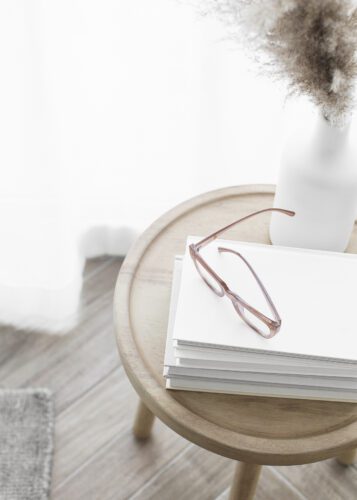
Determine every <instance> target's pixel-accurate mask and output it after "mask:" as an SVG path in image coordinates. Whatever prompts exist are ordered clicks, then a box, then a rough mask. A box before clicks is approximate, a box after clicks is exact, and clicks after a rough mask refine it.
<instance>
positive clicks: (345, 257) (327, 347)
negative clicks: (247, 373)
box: [173, 237, 357, 365]
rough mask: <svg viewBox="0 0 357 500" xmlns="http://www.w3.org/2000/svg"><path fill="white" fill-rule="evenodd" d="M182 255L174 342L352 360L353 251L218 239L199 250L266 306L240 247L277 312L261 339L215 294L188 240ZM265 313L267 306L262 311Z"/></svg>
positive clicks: (355, 330)
mask: <svg viewBox="0 0 357 500" xmlns="http://www.w3.org/2000/svg"><path fill="white" fill-rule="evenodd" d="M199 239H200V238H198V237H189V238H188V241H187V248H186V253H185V256H184V259H183V267H182V276H181V284H180V293H179V297H178V303H177V311H176V318H175V323H174V325H173V339H174V340H175V341H176V343H177V344H176V345H177V346H178V347H182V346H187V347H204V348H211V349H219V350H220V351H222V352H225V351H235V350H236V351H240V352H247V353H254V354H260V355H264V357H265V358H266V360H267V362H269V361H268V360H269V359H270V356H271V355H273V356H274V357H272V358H271V360H272V362H273V363H276V362H277V359H281V360H282V361H283V360H284V362H286V360H288V361H292V360H294V359H298V358H302V359H304V360H308V359H311V360H314V361H316V362H317V363H319V362H322V364H323V365H325V361H328V362H338V363H342V364H344V363H346V364H348V363H350V364H352V365H357V319H356V318H357V316H356V291H355V289H356V287H357V255H353V254H343V253H335V252H324V251H313V250H304V249H296V248H285V247H276V246H271V245H262V244H253V243H244V242H234V241H225V240H216V241H214V242H212V243H211V244H210V245H209V246H208V247H206V248H204V249H202V250H201V253H202V256H203V257H204V258H205V259H206V260H207V262H208V263H209V264H210V265H211V267H213V268H214V269H215V270H216V272H217V273H218V274H219V275H220V276H221V277H222V278H223V279H224V280H225V281H226V282H227V283H228V285H229V286H230V287H231V288H232V289H233V290H234V291H236V292H237V293H238V294H240V295H241V296H242V297H243V298H244V299H245V300H246V301H247V302H249V303H250V304H252V305H253V306H255V307H257V308H258V309H260V310H263V312H267V310H266V304H265V301H264V300H262V299H263V296H262V294H261V293H260V292H259V289H258V287H257V285H256V283H255V281H254V279H253V278H252V276H251V274H250V273H248V272H246V268H245V266H243V265H242V264H241V263H240V259H239V258H237V257H235V256H234V255H232V254H220V253H219V252H218V250H217V247H218V246H226V247H229V248H231V249H234V250H235V251H238V252H240V253H242V254H243V255H244V256H245V258H246V259H247V260H248V261H249V262H250V264H251V265H252V266H253V268H254V269H255V271H256V272H257V274H258V276H259V277H260V279H261V280H262V282H263V283H264V285H265V287H266V288H267V290H268V292H269V294H270V296H271V297H272V300H273V302H274V304H275V306H276V308H277V310H278V311H279V314H280V316H281V318H282V326H281V330H280V332H279V333H278V334H277V335H276V336H275V337H274V338H272V339H269V340H267V339H264V338H263V337H261V336H260V335H258V334H256V333H255V332H253V331H252V330H251V329H250V328H249V327H248V326H247V325H246V324H245V323H244V322H243V321H242V320H241V319H240V318H239V316H238V315H237V313H236V311H235V310H234V308H233V306H232V304H231V301H230V300H229V299H227V298H226V297H223V298H220V297H218V296H217V295H215V294H214V293H213V292H212V291H211V290H210V289H209V288H208V287H207V285H206V284H205V283H204V282H203V280H202V278H201V277H200V276H199V275H198V273H197V271H196V269H195V266H194V264H193V262H192V259H191V257H190V255H189V252H188V245H189V244H190V243H192V242H195V241H198V240H199ZM264 307H265V310H264ZM267 314H269V312H267Z"/></svg>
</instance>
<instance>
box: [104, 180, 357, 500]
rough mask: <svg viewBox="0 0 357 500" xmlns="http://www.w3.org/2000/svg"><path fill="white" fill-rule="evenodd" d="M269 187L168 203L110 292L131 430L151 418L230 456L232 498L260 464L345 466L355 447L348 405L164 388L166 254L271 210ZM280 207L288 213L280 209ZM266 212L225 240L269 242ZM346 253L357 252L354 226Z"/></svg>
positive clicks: (355, 423) (249, 491) (244, 499)
mask: <svg viewBox="0 0 357 500" xmlns="http://www.w3.org/2000/svg"><path fill="white" fill-rule="evenodd" d="M273 195H274V188H273V186H266V185H263V186H261V185H253V186H238V187H229V188H226V189H220V190H217V191H212V192H209V193H205V194H203V195H200V196H198V197H196V198H193V199H191V200H189V201H187V202H185V203H182V204H181V205H179V206H177V207H175V208H174V209H172V210H171V211H169V212H168V213H166V214H165V215H163V216H162V217H161V218H160V219H158V220H157V221H156V222H154V223H153V224H152V225H151V226H150V227H149V228H148V229H147V230H146V231H145V232H144V234H143V235H142V236H141V237H140V238H139V239H138V241H137V242H136V244H135V245H134V247H133V248H132V249H131V250H130V252H129V254H128V255H127V257H126V259H125V261H124V263H123V265H122V268H121V271H120V273H119V278H118V282H117V286H116V290H115V298H114V317H115V325H116V336H117V341H118V346H119V352H120V356H121V359H122V362H123V365H124V368H125V370H126V373H127V375H128V377H129V379H130V381H131V383H132V385H133V386H134V388H135V390H136V391H137V393H138V394H139V396H140V399H141V402H140V403H139V407H138V412H137V415H136V419H135V423H134V434H135V435H136V436H137V437H138V438H142V439H145V438H146V437H148V436H149V434H150V431H151V427H152V424H153V421H154V416H157V417H158V418H160V419H161V420H162V421H163V422H164V423H165V424H167V425H168V426H169V427H171V428H172V429H173V430H174V431H176V432H177V433H178V434H180V435H181V436H183V437H185V438H186V439H188V440H189V441H192V442H193V443H196V444H197V445H199V446H202V447H203V448H206V449H208V450H210V451H213V452H214V453H218V454H220V455H223V456H225V457H229V458H232V459H234V460H238V461H239V462H240V464H237V468H236V472H235V476H234V479H233V484H232V487H231V496H230V498H231V499H240V500H249V499H251V498H253V496H254V490H255V487H256V484H257V481H258V477H259V472H260V468H261V466H262V465H296V464H304V463H310V462H315V461H319V460H323V459H326V458H330V457H336V456H337V457H339V460H340V462H342V463H344V464H346V465H347V464H350V463H352V462H353V461H354V459H355V448H356V446H357V404H352V403H333V402H325V401H308V400H298V399H283V398H281V399H280V398H269V397H253V396H236V395H226V394H211V393H199V392H185V391H170V390H167V389H165V379H164V377H163V375H162V372H163V360H164V349H165V339H166V329H167V320H168V311H169V301H170V289H171V276H172V270H173V262H174V256H175V255H178V254H183V252H184V249H185V241H186V237H187V235H189V234H194V235H202V236H204V235H206V234H209V233H210V232H212V231H214V230H215V229H216V228H219V227H222V226H224V225H226V224H228V223H229V222H231V221H233V220H235V219H238V218H239V217H241V216H243V215H245V214H248V213H250V212H254V211H256V210H260V209H262V208H267V207H271V206H272V204H273ZM283 208H289V207H283ZM268 222H269V214H264V215H262V216H260V218H255V219H252V220H249V221H246V222H245V223H243V224H240V225H238V226H237V228H236V229H234V230H232V231H231V233H229V234H227V238H229V239H238V240H242V241H255V242H262V243H269V237H268ZM348 251H350V252H357V229H356V228H355V231H354V234H353V235H352V239H351V243H350V247H349V249H348Z"/></svg>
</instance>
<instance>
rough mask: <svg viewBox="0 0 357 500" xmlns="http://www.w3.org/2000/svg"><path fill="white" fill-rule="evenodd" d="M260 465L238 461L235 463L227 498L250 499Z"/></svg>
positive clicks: (256, 482)
mask: <svg viewBox="0 0 357 500" xmlns="http://www.w3.org/2000/svg"><path fill="white" fill-rule="evenodd" d="M261 468H262V466H261V465H255V464H246V463H244V462H240V463H238V464H237V465H236V469H235V472H234V477H233V483H232V486H231V491H230V495H229V500H252V499H253V498H254V493H255V489H256V487H257V484H258V479H259V474H260V470H261Z"/></svg>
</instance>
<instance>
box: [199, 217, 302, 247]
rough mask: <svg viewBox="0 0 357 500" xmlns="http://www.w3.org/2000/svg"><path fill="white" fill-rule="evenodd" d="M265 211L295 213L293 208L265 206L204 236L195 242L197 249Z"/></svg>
mask: <svg viewBox="0 0 357 500" xmlns="http://www.w3.org/2000/svg"><path fill="white" fill-rule="evenodd" d="M264 212H280V213H282V214H285V215H289V216H290V217H293V216H294V215H295V212H293V211H292V210H285V209H283V208H264V209H263V210H258V211H257V212H253V213H252V214H249V215H246V216H245V217H242V218H241V219H238V220H236V221H235V222H232V223H231V224H228V226H225V227H223V228H222V229H220V230H219V231H217V232H215V233H213V234H210V235H209V236H206V238H203V240H201V241H199V242H198V243H195V245H194V246H195V249H196V250H200V248H203V247H205V246H206V245H208V243H210V242H211V241H213V240H215V239H216V238H217V237H218V236H219V235H220V234H222V233H224V232H225V231H228V229H230V228H231V227H233V226H235V225H236V224H238V223H239V222H243V221H245V220H246V219H250V217H254V216H255V215H259V214H262V213H264Z"/></svg>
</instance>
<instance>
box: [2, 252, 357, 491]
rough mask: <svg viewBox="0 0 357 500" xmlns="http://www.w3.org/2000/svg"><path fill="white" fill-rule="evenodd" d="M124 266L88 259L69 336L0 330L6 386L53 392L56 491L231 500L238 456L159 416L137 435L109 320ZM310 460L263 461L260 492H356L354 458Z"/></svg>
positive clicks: (132, 398) (132, 404)
mask: <svg viewBox="0 0 357 500" xmlns="http://www.w3.org/2000/svg"><path fill="white" fill-rule="evenodd" d="M119 267H120V260H118V259H95V260H93V261H89V262H88V264H87V266H86V270H85V275H84V287H83V293H82V304H81V308H80V313H79V315H78V325H77V327H76V328H74V329H73V331H72V332H70V333H69V334H68V335H64V336H61V335H60V336H56V337H54V336H48V335H43V334H38V333H36V332H20V331H15V330H13V329H11V328H9V327H5V326H4V327H1V328H0V340H1V350H0V373H1V377H2V385H5V386H10V385H11V386H12V387H15V386H19V387H20V386H24V387H25V386H29V385H31V384H32V383H36V381H39V382H41V383H42V384H43V385H45V386H47V387H50V388H51V389H52V390H53V391H54V392H55V397H56V403H57V404H56V413H57V415H56V427H55V431H56V432H55V433H56V438H55V460H54V471H53V487H52V497H51V498H52V500H59V499H61V500H62V499H63V500H69V499H70V500H80V499H85V500H128V499H130V500H150V499H152V500H176V499H177V500H216V499H217V500H218V499H219V500H227V499H228V495H229V488H230V484H231V479H232V477H233V467H234V462H233V461H231V460H229V459H226V458H224V457H221V456H219V455H215V454H213V453H210V452H209V451H207V450H204V449H203V448H199V447H197V446H195V445H192V444H191V443H189V442H188V441H186V440H185V439H183V438H182V437H180V436H179V435H178V434H176V433H174V432H173V431H172V430H171V429H169V428H168V427H166V426H165V425H164V424H163V423H162V422H160V421H159V420H157V421H156V422H155V425H154V428H153V430H152V435H151V437H150V439H148V440H147V441H146V442H145V443H141V442H139V441H137V440H136V439H135V438H134V437H133V434H132V424H133V419H134V415H135V409H136V405H137V402H138V399H137V395H136V394H135V391H134V390H133V388H132V386H131V385H130V383H129V381H128V379H127V377H126V375H125V373H124V370H123V368H122V367H121V366H120V363H118V356H117V348H116V345H115V340H114V334H113V330H112V328H111V326H112V296H113V289H114V282H115V280H116V277H117V274H118V270H119ZM95 316H99V317H97V318H95ZM86 344H88V345H87V350H86ZM87 356H88V357H87ZM32 358H33V359H32ZM66 358H69V359H68V361H67V362H65V360H66ZM88 359H89V360H90V362H87V360H88ZM308 467H309V469H305V468H304V467H303V468H301V467H300V466H296V467H264V468H263V471H262V473H261V477H260V479H259V483H258V487H257V491H256V497H255V500H287V499H289V500H326V499H329V500H354V499H355V498H356V494H355V493H356V489H357V469H356V467H355V466H352V467H348V468H346V467H343V466H340V465H339V464H338V463H337V462H336V461H335V460H328V461H325V462H321V463H317V464H312V465H310V466H308ZM310 468H311V469H310ZM310 471H311V472H310Z"/></svg>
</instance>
